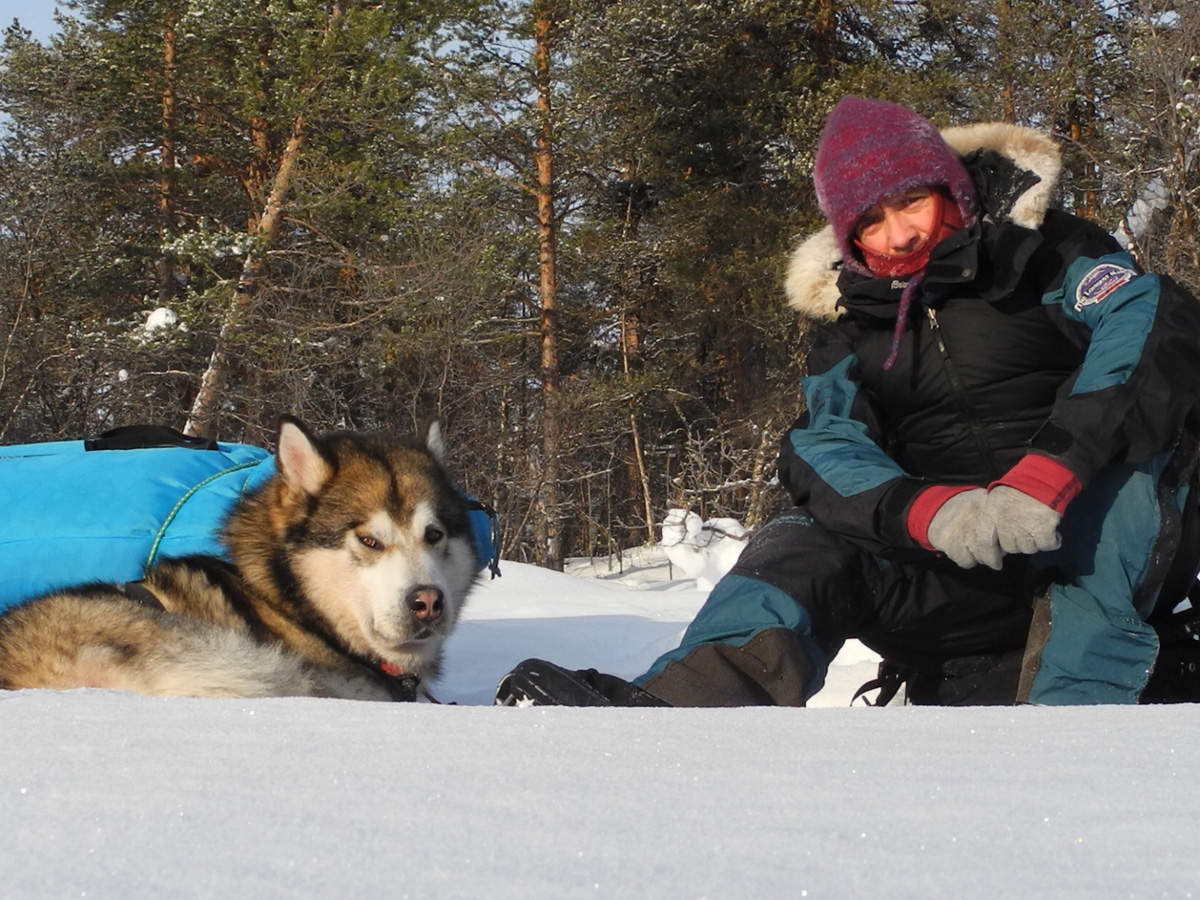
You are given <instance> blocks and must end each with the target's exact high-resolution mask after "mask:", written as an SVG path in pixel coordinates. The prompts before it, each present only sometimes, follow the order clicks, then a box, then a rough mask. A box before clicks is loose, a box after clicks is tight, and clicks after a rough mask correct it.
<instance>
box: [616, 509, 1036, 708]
mask: <svg viewBox="0 0 1200 900" xmlns="http://www.w3.org/2000/svg"><path fill="white" fill-rule="evenodd" d="M1038 578H1042V579H1043V580H1044V576H1043V575H1041V574H1040V573H1039V572H1038V571H1037V570H1035V569H1034V568H1033V567H1032V566H1031V565H1030V564H1029V560H1028V557H1021V556H1012V557H1007V558H1006V560H1005V566H1004V568H1003V570H1002V571H999V572H996V571H993V570H992V569H988V568H985V567H976V568H973V569H961V568H959V567H958V566H956V565H954V564H953V563H951V562H949V561H948V560H942V559H939V558H932V557H931V558H929V559H927V560H926V559H922V560H920V561H916V562H889V561H886V560H882V559H879V558H877V557H876V556H874V555H872V554H870V553H868V552H867V551H865V550H863V549H862V548H860V547H858V546H857V545H855V544H852V543H850V542H849V541H847V540H845V539H843V538H841V537H838V536H837V535H835V534H832V533H831V532H829V531H827V530H826V529H825V528H823V527H822V526H821V525H820V524H818V523H817V522H815V521H814V520H813V519H812V517H811V516H809V515H808V514H807V513H806V512H805V511H804V510H803V509H802V508H795V509H792V510H790V511H788V512H785V513H783V514H781V515H779V516H777V517H776V518H774V519H772V520H771V521H770V522H769V523H768V524H767V525H766V526H765V527H764V528H763V529H762V530H761V531H760V532H758V533H757V534H756V535H755V536H754V537H753V539H752V540H751V541H750V543H749V544H748V545H747V547H746V549H745V550H744V551H743V553H742V555H741V557H740V558H739V560H738V562H737V564H736V565H735V566H734V567H733V569H732V570H731V571H730V572H729V574H727V575H726V576H725V577H724V578H723V579H721V581H720V582H718V583H717V585H716V586H715V587H714V588H713V591H712V593H711V594H710V595H709V598H708V601H707V602H706V603H705V605H704V607H703V608H702V609H701V610H700V612H699V613H698V614H697V616H696V619H695V620H694V621H693V622H692V624H691V625H690V626H689V627H688V629H687V632H686V633H685V634H684V637H683V640H682V643H681V644H680V646H679V648H678V649H676V650H674V651H671V652H670V653H667V654H665V655H663V656H662V657H660V658H659V659H658V660H657V661H656V662H655V664H654V666H653V667H651V669H650V670H649V671H648V672H647V673H646V674H645V675H643V676H642V677H641V678H639V679H638V680H637V683H638V684H639V685H641V686H642V687H643V688H645V689H646V690H647V691H649V692H650V693H652V694H654V695H655V696H657V697H660V698H661V699H663V700H665V701H666V702H667V703H670V704H672V705H674V706H757V705H781V706H803V705H804V703H805V701H806V700H807V699H808V698H809V697H811V696H812V695H813V694H815V693H816V692H817V691H818V690H819V689H820V688H821V687H822V685H823V684H824V678H825V672H826V669H827V668H828V665H829V662H830V661H831V660H832V659H833V657H834V656H835V655H836V654H837V652H838V650H839V649H840V648H841V646H842V644H843V643H844V642H845V640H846V639H847V638H850V637H855V638H858V639H859V640H860V641H862V642H863V643H864V644H865V645H866V646H868V647H870V648H871V649H872V650H874V651H876V652H877V653H879V654H880V655H881V656H883V657H884V658H885V659H886V660H889V661H891V662H893V663H896V664H898V665H901V666H904V667H911V668H913V669H917V670H921V669H924V670H930V669H933V668H936V667H937V666H939V665H941V664H943V663H945V662H946V661H947V660H951V659H959V658H963V657H974V656H984V655H1000V654H1011V653H1014V652H1015V653H1016V654H1018V656H1019V654H1020V652H1021V650H1022V649H1023V648H1024V646H1025V642H1026V638H1027V636H1028V633H1029V626H1030V620H1031V615H1032V598H1033V597H1034V595H1035V593H1036V592H1037V590H1038V586H1039V585H1038V582H1037V579H1038Z"/></svg>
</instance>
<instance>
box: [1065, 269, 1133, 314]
mask: <svg viewBox="0 0 1200 900" xmlns="http://www.w3.org/2000/svg"><path fill="white" fill-rule="evenodd" d="M1136 275H1137V272H1135V271H1134V270H1133V269H1130V268H1127V267H1126V266H1119V265H1117V264H1116V263H1100V264H1099V265H1098V266H1095V267H1094V268H1093V269H1092V270H1091V271H1089V272H1088V273H1087V274H1085V275H1084V276H1083V277H1082V278H1080V279H1079V286H1078V287H1077V288H1076V289H1075V311H1076V312H1079V311H1081V310H1082V309H1083V308H1084V307H1085V306H1091V305H1093V304H1095V303H1099V302H1100V301H1101V300H1104V299H1105V298H1106V297H1108V296H1109V295H1110V294H1111V293H1112V292H1113V291H1115V290H1116V289H1117V288H1119V287H1121V285H1124V284H1128V283H1129V282H1131V281H1133V279H1134V277H1135V276H1136Z"/></svg>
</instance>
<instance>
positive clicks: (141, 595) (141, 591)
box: [117, 581, 166, 609]
mask: <svg viewBox="0 0 1200 900" xmlns="http://www.w3.org/2000/svg"><path fill="white" fill-rule="evenodd" d="M117 590H118V591H120V592H121V593H122V594H124V595H125V597H126V598H127V599H129V600H134V601H136V602H138V603H141V604H142V605H143V606H149V607H150V608H151V609H166V607H165V606H163V605H162V601H161V600H159V599H158V597H157V596H156V595H155V594H154V593H152V592H151V591H150V590H149V589H148V588H146V587H145V585H143V584H142V582H140V581H126V582H125V583H124V584H118V585H117Z"/></svg>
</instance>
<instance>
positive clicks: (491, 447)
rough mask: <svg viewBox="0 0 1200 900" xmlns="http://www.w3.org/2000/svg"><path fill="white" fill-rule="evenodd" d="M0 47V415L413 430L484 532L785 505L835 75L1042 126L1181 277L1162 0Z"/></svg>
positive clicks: (746, 9)
mask: <svg viewBox="0 0 1200 900" xmlns="http://www.w3.org/2000/svg"><path fill="white" fill-rule="evenodd" d="M59 24H60V30H59V32H58V33H56V34H55V36H54V37H52V38H50V39H48V40H47V41H46V42H40V41H38V40H35V39H34V38H33V37H32V35H31V34H30V33H29V32H27V31H24V30H23V29H22V28H21V27H20V26H19V24H16V23H13V24H10V25H9V27H8V28H7V29H6V30H5V32H4V36H3V47H2V49H0V443H4V444H14V443H23V442H30V441H42V440H75V439H79V438H84V437H90V436H94V435H95V434H98V433H100V432H103V431H105V430H107V429H109V428H112V427H115V426H119V425H127V424H134V423H151V422H153V423H159V424H164V425H169V426H171V427H174V428H177V429H179V430H181V431H184V432H186V433H188V434H193V435H205V436H211V437H215V438H217V439H219V440H222V441H232V442H247V443H254V444H259V445H263V446H270V445H271V443H272V441H273V440H274V437H275V428H276V421H277V418H278V416H279V415H280V414H282V413H290V414H293V415H296V416H299V417H300V418H302V419H303V420H304V421H305V422H307V423H308V424H309V425H310V426H311V427H313V428H314V429H316V430H326V429H335V428H336V429H352V430H376V429H382V430H388V431H394V432H397V433H401V434H404V433H411V432H413V431H414V430H416V429H418V428H420V427H421V426H422V424H423V423H426V422H427V421H429V420H430V419H433V418H436V419H437V420H439V421H440V423H441V425H442V428H443V431H444V433H445V435H446V439H447V445H448V449H449V455H450V457H451V460H452V463H453V471H454V475H455V477H456V479H457V480H458V481H459V483H460V484H462V485H463V487H464V489H466V490H467V491H469V492H470V493H472V494H473V495H474V496H476V497H478V498H479V499H481V500H483V501H485V502H487V503H489V504H491V505H492V506H494V507H495V508H496V510H497V511H498V512H499V515H500V518H501V521H502V523H503V528H504V547H503V552H504V555H505V557H506V558H509V559H516V560H523V561H529V562H535V563H537V564H539V565H543V566H547V567H550V568H559V569H561V568H562V564H563V560H564V559H565V558H566V557H570V556H587V555H604V554H612V553H619V552H620V551H621V550H622V549H624V548H628V547H632V546H636V545H640V544H644V543H646V542H648V541H651V542H652V541H653V540H654V538H655V523H658V522H661V521H662V518H663V515H664V514H665V511H666V510H667V509H670V508H686V509H691V510H694V511H696V512H698V513H699V514H700V515H701V516H703V517H710V516H728V517H733V518H736V519H739V520H741V521H743V522H745V523H746V524H747V525H748V526H749V527H751V528H753V526H754V525H755V524H756V523H758V522H761V521H762V520H763V519H764V518H765V517H767V516H768V515H770V514H771V513H772V512H773V511H774V510H775V509H777V508H778V507H779V506H780V505H782V504H783V503H785V502H786V498H785V497H784V496H783V493H782V491H781V490H780V489H779V488H778V487H777V485H776V484H775V482H774V465H775V456H776V452H777V447H778V440H779V437H780V435H781V434H782V433H783V431H784V430H785V429H786V427H787V426H788V425H789V424H790V423H791V422H792V421H793V420H794V419H795V417H796V416H797V415H798V414H799V413H800V412H801V410H802V408H803V398H802V396H801V394H800V389H799V383H800V378H801V375H802V373H803V366H804V356H805V347H806V334H807V331H808V327H809V326H808V323H807V322H805V321H804V320H803V319H800V318H798V317H797V316H796V315H795V314H794V313H792V312H790V311H789V310H788V309H787V308H786V306H785V304H784V302H783V292H782V287H781V284H782V273H783V270H784V267H785V264H786V261H787V255H788V251H789V248H791V247H792V246H793V245H794V244H795V243H796V242H797V241H798V240H799V239H800V238H802V237H803V236H804V235H806V234H809V233H811V232H813V231H815V230H817V229H818V228H820V227H821V225H822V221H821V217H820V213H819V211H818V210H817V206H816V200H815V197H814V194H813V190H812V185H811V180H810V178H811V160H812V150H813V146H814V143H815V140H816V136H817V135H818V133H819V131H820V128H821V123H822V121H823V118H824V116H825V115H826V114H827V113H828V111H829V110H830V109H831V108H832V106H833V105H834V104H835V103H836V102H837V100H838V99H839V98H841V97H842V96H844V95H846V94H851V93H852V94H859V95H864V96H872V97H880V98H884V99H889V100H895V101H897V102H902V103H905V104H906V105H908V106H910V107H912V108H914V109H916V110H917V111H919V112H920V113H922V114H923V115H926V116H927V117H929V118H930V119H931V120H933V121H934V122H935V123H937V124H938V125H939V126H943V127H944V126H950V125H956V124H963V123H967V122H975V121H985V120H1003V121H1008V122H1015V123H1020V124H1024V125H1029V126H1032V127H1035V128H1038V129H1042V130H1044V131H1046V132H1049V133H1051V134H1052V135H1053V136H1054V137H1055V138H1056V139H1057V140H1058V141H1059V142H1060V143H1061V145H1062V146H1063V148H1064V152H1065V159H1066V173H1065V177H1064V181H1063V184H1062V188H1061V196H1060V197H1059V202H1060V203H1061V205H1062V206H1063V207H1064V208H1067V209H1070V210H1071V211H1073V212H1075V213H1077V214H1079V215H1082V216H1085V217H1088V218H1090V219H1093V220H1095V221H1097V222H1098V223H1100V224H1101V225H1102V226H1103V227H1104V228H1105V229H1106V230H1109V231H1112V232H1114V233H1115V234H1117V235H1118V236H1119V237H1120V239H1121V240H1122V241H1123V242H1125V243H1126V244H1127V245H1128V246H1129V247H1130V249H1131V250H1132V252H1133V253H1134V254H1135V255H1136V256H1137V258H1138V259H1139V261H1140V262H1141V263H1142V264H1143V265H1144V266H1145V267H1146V268H1148V269H1151V270H1153V271H1157V272H1162V273H1165V274H1169V275H1171V276H1173V277H1175V278H1176V279H1177V280H1179V281H1181V282H1182V283H1184V284H1185V285H1188V286H1189V287H1191V288H1192V289H1193V290H1196V289H1197V288H1200V236H1198V229H1200V224H1198V223H1200V89H1198V88H1197V82H1200V4H1197V3H1196V2H1195V0H696V2H692V0H680V2H678V3H670V4H663V3H659V2H648V0H74V2H69V3H64V4H63V5H62V8H61V14H60V19H59Z"/></svg>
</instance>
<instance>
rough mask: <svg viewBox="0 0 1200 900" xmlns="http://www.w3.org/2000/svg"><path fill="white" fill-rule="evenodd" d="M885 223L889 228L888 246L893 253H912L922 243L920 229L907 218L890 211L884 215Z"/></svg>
mask: <svg viewBox="0 0 1200 900" xmlns="http://www.w3.org/2000/svg"><path fill="white" fill-rule="evenodd" d="M883 222H884V226H885V227H886V228H887V238H888V246H889V247H890V248H891V251H892V253H894V254H897V255H903V254H905V253H911V252H912V251H913V250H915V249H916V248H917V246H918V245H919V244H920V243H921V238H922V235H921V231H920V229H919V228H917V227H916V226H915V225H914V224H913V223H912V221H911V220H910V219H909V218H908V217H907V216H904V215H901V214H900V213H898V212H895V211H892V210H888V211H887V212H885V213H884V217H883Z"/></svg>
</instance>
